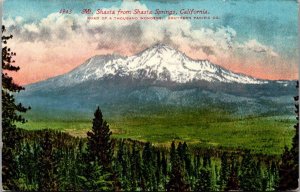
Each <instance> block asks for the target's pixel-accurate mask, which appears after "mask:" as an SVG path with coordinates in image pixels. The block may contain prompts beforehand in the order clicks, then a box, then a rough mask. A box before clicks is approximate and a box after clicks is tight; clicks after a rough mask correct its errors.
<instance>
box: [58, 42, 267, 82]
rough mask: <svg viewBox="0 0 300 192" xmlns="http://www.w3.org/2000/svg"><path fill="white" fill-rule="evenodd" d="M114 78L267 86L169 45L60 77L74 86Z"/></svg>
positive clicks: (92, 63) (95, 60) (94, 62)
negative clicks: (115, 76)
mask: <svg viewBox="0 0 300 192" xmlns="http://www.w3.org/2000/svg"><path fill="white" fill-rule="evenodd" d="M114 75H118V76H121V77H122V76H130V77H132V78H135V79H153V80H157V81H171V82H176V83H187V82H191V81H197V80H205V81H209V82H226V83H243V84H262V83H266V81H263V80H258V79H255V78H252V77H250V76H246V75H243V74H237V73H233V72H231V71H229V70H226V69H224V68H222V67H220V66H218V65H215V64H212V63H210V62H209V61H207V60H193V59H191V58H189V57H187V56H186V55H185V54H184V53H182V52H180V51H178V50H176V49H174V48H172V47H170V46H168V45H165V44H156V45H154V46H152V47H150V48H148V49H146V50H144V51H142V52H140V53H138V54H136V55H133V56H130V57H122V56H118V55H103V56H94V57H92V58H90V59H89V60H87V61H86V62H85V63H84V64H82V65H81V66H79V67H77V68H76V69H74V70H72V71H71V72H69V73H67V74H65V75H63V76H60V77H58V78H59V80H58V81H59V82H60V83H59V84H61V85H62V84H63V85H70V84H77V83H80V82H84V81H87V80H98V79H101V78H104V77H107V76H114Z"/></svg>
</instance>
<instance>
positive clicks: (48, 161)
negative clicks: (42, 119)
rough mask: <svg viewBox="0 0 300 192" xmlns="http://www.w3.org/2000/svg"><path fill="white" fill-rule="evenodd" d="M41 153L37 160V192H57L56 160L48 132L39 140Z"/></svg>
mask: <svg viewBox="0 0 300 192" xmlns="http://www.w3.org/2000/svg"><path fill="white" fill-rule="evenodd" d="M40 145H41V151H40V154H39V157H38V159H37V161H38V162H37V164H38V166H37V167H38V170H39V177H38V191H58V182H57V175H56V172H55V171H56V168H57V162H56V161H57V159H54V155H53V148H52V141H51V139H50V134H49V132H48V131H46V133H45V137H44V138H43V139H42V140H41V144H40Z"/></svg>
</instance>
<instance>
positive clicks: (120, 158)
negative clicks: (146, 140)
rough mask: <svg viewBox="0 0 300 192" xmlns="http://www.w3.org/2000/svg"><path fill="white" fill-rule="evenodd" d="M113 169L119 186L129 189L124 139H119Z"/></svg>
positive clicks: (127, 156) (127, 157)
mask: <svg viewBox="0 0 300 192" xmlns="http://www.w3.org/2000/svg"><path fill="white" fill-rule="evenodd" d="M115 162H116V163H115V171H116V173H117V174H118V178H119V180H120V184H121V188H122V190H124V191H128V190H129V184H130V178H129V173H130V169H129V153H128V150H127V147H126V145H125V141H124V140H121V141H120V142H119V145H118V151H117V157H116V161H115Z"/></svg>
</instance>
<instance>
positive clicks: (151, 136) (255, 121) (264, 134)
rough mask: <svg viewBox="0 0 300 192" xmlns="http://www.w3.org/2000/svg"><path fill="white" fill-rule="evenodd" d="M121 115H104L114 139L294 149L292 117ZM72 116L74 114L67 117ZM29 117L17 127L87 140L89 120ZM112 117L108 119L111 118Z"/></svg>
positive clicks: (158, 111) (194, 112) (170, 110)
mask: <svg viewBox="0 0 300 192" xmlns="http://www.w3.org/2000/svg"><path fill="white" fill-rule="evenodd" d="M125 111H126V112H121V114H110V115H106V114H104V119H107V121H108V123H109V124H110V128H111V130H112V132H113V136H114V137H116V138H132V139H136V140H141V141H150V142H153V143H155V144H159V145H167V146H169V145H170V142H171V141H172V140H174V139H176V140H181V141H186V142H188V143H189V144H193V145H200V146H205V147H210V146H218V147H228V148H242V149H251V150H254V151H255V152H257V153H263V154H280V153H281V152H282V149H283V147H284V146H285V145H288V146H290V144H291V138H292V137H293V134H294V129H293V124H294V123H295V121H294V120H292V119H289V118H288V117H284V116H278V117H252V118H250V117H244V118H242V117H232V116H230V115H228V114H226V112H224V111H221V110H214V111H213V110H204V109H202V110H200V109H192V108H174V107H160V108H155V110H154V109H153V108H152V107H151V108H147V109H133V110H125ZM68 115H70V116H72V114H68ZM38 116H41V115H37V114H31V115H28V117H27V118H28V120H29V121H28V123H26V124H22V125H19V127H22V128H25V129H29V130H36V129H44V128H50V129H57V130H62V131H66V132H69V133H71V134H72V135H75V136H83V137H84V136H86V132H87V131H88V130H90V129H91V126H92V123H91V119H92V116H91V118H90V119H88V118H87V117H82V116H80V115H78V114H75V115H74V116H73V119H70V118H66V119H64V118H63V115H60V114H58V115H57V116H58V117H59V118H45V117H42V118H37V117H38ZM107 117H109V118H107Z"/></svg>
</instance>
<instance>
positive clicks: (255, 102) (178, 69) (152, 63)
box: [17, 44, 296, 115]
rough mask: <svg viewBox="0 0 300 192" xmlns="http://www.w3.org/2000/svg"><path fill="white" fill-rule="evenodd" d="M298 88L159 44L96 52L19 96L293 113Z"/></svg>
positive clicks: (47, 103)
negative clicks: (129, 52)
mask: <svg viewBox="0 0 300 192" xmlns="http://www.w3.org/2000/svg"><path fill="white" fill-rule="evenodd" d="M295 94H296V89H295V85H294V82H293V81H267V80H261V79H256V78H253V77H250V76H247V75H244V74H238V73H234V72H231V71H229V70H227V69H224V68H222V67H220V66H218V65H216V64H213V63H211V62H209V61H207V60H193V59H191V58H189V57H187V56H186V55H185V54H184V53H181V52H179V51H178V50H176V49H173V48H171V47H170V46H167V45H164V44H157V45H154V46H153V47H150V48H148V49H146V50H144V51H142V52H141V53H138V54H137V55H134V56H129V57H122V56H118V55H103V56H94V57H92V58H90V59H88V60H87V61H86V62H85V63H83V64H82V65H80V66H79V67H77V68H75V69H74V70H72V71H70V72H69V73H66V74H64V75H60V76H57V77H54V78H51V79H48V80H46V81H42V82H38V83H35V84H31V85H28V86H26V90H25V91H23V92H21V94H19V95H18V96H17V99H18V100H19V101H21V102H22V103H24V104H28V105H31V106H32V107H33V108H39V109H45V110H48V109H49V110H50V109H58V110H66V109H67V110H72V111H86V110H93V109H94V108H95V106H96V105H101V106H103V107H104V108H105V107H107V110H110V108H109V106H112V105H118V106H125V105H126V106H127V108H126V109H128V108H132V107H133V106H138V107H140V106H145V105H151V106H154V105H155V106H162V105H172V106H181V107H183V106H185V107H186V106H187V107H201V108H205V107H220V108H226V109H228V110H230V111H231V112H232V113H234V114H246V115H247V114H266V113H273V114H279V113H280V114H291V113H292V110H291V109H292V107H293V103H292V98H293V96H294V95H295ZM128 106H129V107H128ZM120 108H122V107H120ZM124 110H125V109H124ZM125 111H126V110H125Z"/></svg>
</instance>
